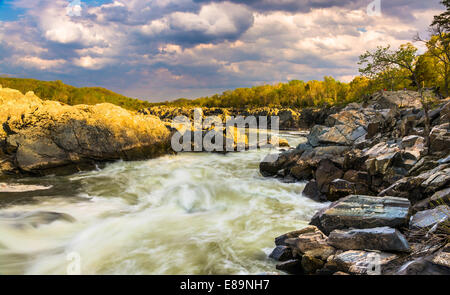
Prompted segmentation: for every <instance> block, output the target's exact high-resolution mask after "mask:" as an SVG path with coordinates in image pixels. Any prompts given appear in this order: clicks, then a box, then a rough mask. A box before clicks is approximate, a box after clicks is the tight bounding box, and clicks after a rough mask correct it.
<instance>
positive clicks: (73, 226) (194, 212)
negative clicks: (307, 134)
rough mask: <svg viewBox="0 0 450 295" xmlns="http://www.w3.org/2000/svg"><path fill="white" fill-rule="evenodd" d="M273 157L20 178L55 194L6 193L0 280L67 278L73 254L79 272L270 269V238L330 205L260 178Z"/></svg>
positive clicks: (177, 159) (161, 162) (125, 165)
mask: <svg viewBox="0 0 450 295" xmlns="http://www.w3.org/2000/svg"><path fill="white" fill-rule="evenodd" d="M282 137H284V138H286V139H288V141H289V143H290V144H291V145H292V146H295V145H296V144H298V143H299V142H300V141H302V140H303V138H302V137H300V136H299V135H295V134H284V135H282ZM268 152H269V151H268V150H259V151H247V152H240V153H229V154H226V155H222V154H207V153H200V154H195V153H183V154H179V155H176V156H165V157H161V158H158V159H153V160H148V161H139V162H116V163H112V164H109V165H107V166H106V167H105V168H103V169H98V170H96V171H91V172H82V173H78V174H74V175H71V176H65V177H54V176H53V177H52V176H49V177H42V178H38V179H22V180H21V181H20V182H21V183H24V184H40V185H48V186H49V185H51V186H53V187H52V188H51V189H49V190H42V191H36V192H35V193H32V194H31V195H29V196H27V195H24V196H23V197H17V196H15V195H14V196H13V195H11V194H10V195H5V194H4V193H3V194H2V195H0V198H3V201H2V203H1V204H2V207H1V208H0V274H23V273H24V274H66V273H67V269H68V267H69V265H70V263H71V261H72V260H70V259H71V257H73V256H71V255H73V253H75V254H76V255H77V257H78V255H79V258H80V266H81V273H82V274H260V273H266V272H274V271H275V262H274V261H272V260H271V259H269V258H268V257H267V255H268V254H269V253H270V251H271V250H272V249H273V247H274V242H273V240H274V237H276V236H278V235H280V234H283V233H285V232H288V231H290V230H294V229H299V228H302V227H304V226H306V225H307V223H308V221H309V219H310V218H311V216H312V215H313V214H314V213H315V211H316V210H318V209H319V208H321V207H323V206H324V205H323V204H318V203H315V202H313V201H312V200H310V199H307V198H305V197H303V196H302V194H301V193H302V191H303V188H304V183H282V182H280V181H278V180H276V179H271V178H263V177H262V176H261V175H260V174H259V169H258V167H259V163H260V161H261V160H262V159H263V157H264V156H265V155H267V153H268ZM33 194H34V195H33ZM2 196H3V197H2ZM8 196H9V197H8ZM24 212H28V213H29V212H34V213H35V217H32V216H31V217H30V216H28V218H24V217H23V216H22V217H20V216H21V215H20V214H23V213H24ZM36 212H38V213H36ZM39 212H40V213H39ZM42 212H58V213H66V214H68V215H70V216H71V217H73V219H72V218H70V217H68V216H63V217H64V218H60V219H56V220H54V219H52V218H51V217H52V215H50V216H45V215H44V217H42V216H41V215H42ZM19 217H20V218H19Z"/></svg>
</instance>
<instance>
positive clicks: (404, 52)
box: [359, 43, 430, 147]
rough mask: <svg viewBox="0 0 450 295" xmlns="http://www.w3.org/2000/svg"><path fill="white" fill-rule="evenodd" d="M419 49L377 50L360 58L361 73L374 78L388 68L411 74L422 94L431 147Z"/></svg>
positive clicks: (428, 139) (410, 77)
mask: <svg viewBox="0 0 450 295" xmlns="http://www.w3.org/2000/svg"><path fill="white" fill-rule="evenodd" d="M416 53H417V48H416V47H414V46H413V45H412V44H411V43H407V44H403V45H401V46H400V47H399V48H398V49H397V50H391V49H390V46H387V47H381V46H379V47H378V48H377V50H375V51H373V52H370V51H367V52H366V53H364V54H362V55H361V56H360V61H359V64H360V65H365V67H363V68H361V69H360V72H361V73H362V74H364V75H368V76H372V75H376V74H377V73H378V72H377V71H384V70H385V69H386V68H392V67H397V68H398V69H402V70H405V71H406V72H407V73H408V74H409V79H410V80H411V82H412V84H413V85H414V86H415V87H416V88H417V91H418V92H419V94H420V98H421V99H420V101H421V103H422V107H423V110H424V113H425V139H426V144H427V147H429V146H430V137H429V135H430V116H429V114H428V111H429V104H430V101H429V98H428V97H426V96H425V95H424V92H423V83H420V82H419V77H418V75H417V71H416V65H417V60H418V56H417V55H416Z"/></svg>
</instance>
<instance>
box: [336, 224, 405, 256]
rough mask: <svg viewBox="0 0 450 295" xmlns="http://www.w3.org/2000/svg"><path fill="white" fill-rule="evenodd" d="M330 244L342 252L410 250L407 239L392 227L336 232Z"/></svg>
mask: <svg viewBox="0 0 450 295" xmlns="http://www.w3.org/2000/svg"><path fill="white" fill-rule="evenodd" d="M328 244H330V245H331V246H334V247H336V248H338V249H342V250H380V251H408V250H409V244H408V241H407V240H406V238H405V237H404V236H403V235H402V234H401V233H400V232H399V231H398V230H396V229H394V228H390V227H376V228H368V229H350V230H334V231H332V232H331V233H330V236H329V237H328Z"/></svg>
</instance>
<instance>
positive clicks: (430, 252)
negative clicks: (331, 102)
mask: <svg viewBox="0 0 450 295" xmlns="http://www.w3.org/2000/svg"><path fill="white" fill-rule="evenodd" d="M404 95H405V93H404V92H380V93H377V94H376V95H374V96H373V97H372V100H370V101H369V102H367V103H365V104H350V105H348V106H347V107H346V108H345V109H343V110H341V111H339V112H337V113H335V114H332V115H330V116H329V117H328V118H327V119H326V120H325V124H324V125H315V126H313V127H312V129H311V132H310V134H309V135H308V138H307V139H308V141H307V143H305V144H301V145H299V146H298V147H297V148H295V149H290V150H288V151H284V152H282V153H280V154H278V155H269V156H268V158H267V159H265V160H264V161H263V162H261V164H260V171H261V173H262V174H263V175H264V176H273V177H278V178H281V179H282V180H283V181H287V182H292V181H308V183H307V184H306V186H305V189H304V192H303V195H305V196H307V197H310V198H312V199H314V200H317V201H320V202H325V201H332V202H333V203H332V204H331V205H329V207H327V208H325V209H323V210H321V211H319V212H317V214H316V215H315V216H314V217H313V218H312V220H311V222H310V224H311V226H310V227H307V228H305V229H301V230H299V231H294V232H290V233H287V234H285V235H282V236H280V237H278V238H276V239H275V244H276V246H277V247H276V248H275V250H274V251H273V253H272V254H271V257H272V258H274V259H276V260H278V261H280V263H279V264H278V265H277V268H278V269H280V270H283V271H286V272H288V273H305V274H334V273H335V274H366V273H372V272H373V269H372V268H373V267H375V268H376V267H380V271H381V272H382V273H388V274H450V244H448V242H449V240H448V238H449V234H450V227H449V222H450V220H449V215H450V210H449V207H448V205H449V204H450V187H449V184H450V100H449V99H446V100H441V101H439V103H438V105H437V106H436V107H435V108H434V109H433V110H432V111H430V112H429V116H430V120H431V125H432V129H431V132H430V134H429V138H430V146H429V148H428V147H427V145H426V139H425V138H426V134H425V130H426V128H425V119H424V113H423V111H422V110H421V109H420V101H419V100H418V98H417V96H416V97H413V96H412V97H411V96H410V97H411V99H406V100H405V99H404ZM375 254H376V255H377V256H376V258H377V259H378V260H377V261H378V262H377V263H375V264H374V263H373V261H374V259H375V258H374V257H375V256H374V255H375Z"/></svg>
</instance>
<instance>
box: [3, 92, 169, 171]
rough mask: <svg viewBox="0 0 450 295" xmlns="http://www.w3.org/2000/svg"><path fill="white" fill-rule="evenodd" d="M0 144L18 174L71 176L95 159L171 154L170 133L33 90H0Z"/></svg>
mask: <svg viewBox="0 0 450 295" xmlns="http://www.w3.org/2000/svg"><path fill="white" fill-rule="evenodd" d="M0 108H1V109H2V111H1V112H0V123H1V125H2V127H3V128H0V142H3V143H4V144H3V154H4V155H6V156H4V158H7V159H10V163H11V164H12V166H13V167H14V168H15V170H16V171H17V172H25V173H32V174H47V173H54V172H58V171H60V172H64V173H67V172H75V171H78V170H79V169H83V168H85V167H86V166H89V167H95V166H94V165H93V163H95V162H96V161H109V160H117V159H123V160H137V159H145V158H151V157H155V156H158V155H161V154H164V153H167V152H169V151H170V138H171V134H172V132H171V130H170V129H169V127H170V126H168V125H167V124H166V123H163V122H161V121H160V119H158V118H156V117H153V116H144V115H134V114H132V113H130V112H129V111H127V110H125V109H122V108H120V107H118V106H115V105H112V104H108V103H103V104H98V105H94V106H87V105H76V106H68V105H65V104H62V103H59V102H56V101H42V100H41V99H39V98H38V97H37V96H35V95H34V94H33V93H32V92H28V93H27V94H25V95H23V94H22V93H20V92H19V91H17V90H13V89H5V88H3V89H0Z"/></svg>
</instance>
